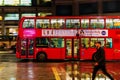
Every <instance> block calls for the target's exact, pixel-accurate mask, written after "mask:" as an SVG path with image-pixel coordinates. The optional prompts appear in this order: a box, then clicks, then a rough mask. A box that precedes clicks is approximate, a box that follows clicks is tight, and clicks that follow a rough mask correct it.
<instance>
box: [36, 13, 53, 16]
mask: <svg viewBox="0 0 120 80" xmlns="http://www.w3.org/2000/svg"><path fill="white" fill-rule="evenodd" d="M51 15H52V13H47V12H40V13H38V16H51Z"/></svg>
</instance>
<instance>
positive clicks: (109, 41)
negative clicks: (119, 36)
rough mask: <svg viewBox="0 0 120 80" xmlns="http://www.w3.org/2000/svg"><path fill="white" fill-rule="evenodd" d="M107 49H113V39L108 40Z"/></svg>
mask: <svg viewBox="0 0 120 80" xmlns="http://www.w3.org/2000/svg"><path fill="white" fill-rule="evenodd" d="M106 47H107V48H112V38H106Z"/></svg>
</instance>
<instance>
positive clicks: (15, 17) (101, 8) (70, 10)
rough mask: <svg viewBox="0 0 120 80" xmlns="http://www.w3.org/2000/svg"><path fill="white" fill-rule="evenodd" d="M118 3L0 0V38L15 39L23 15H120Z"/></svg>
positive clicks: (103, 0) (113, 0) (106, 0)
mask: <svg viewBox="0 0 120 80" xmlns="http://www.w3.org/2000/svg"><path fill="white" fill-rule="evenodd" d="M119 5H120V1H119V0H0V36H2V37H0V40H1V41H4V39H5V40H6V41H7V40H9V41H10V40H14V41H15V40H16V37H15V38H14V36H17V32H18V24H19V20H20V19H21V17H23V16H51V15H53V16H73V15H74V16H83V15H120V9H119V7H120V6H119ZM5 36H10V37H5ZM9 45H11V43H10V44H9Z"/></svg>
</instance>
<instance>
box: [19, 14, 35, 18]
mask: <svg viewBox="0 0 120 80" xmlns="http://www.w3.org/2000/svg"><path fill="white" fill-rule="evenodd" d="M24 16H27V17H31V16H33V17H35V16H36V14H35V13H23V14H22V15H21V17H24Z"/></svg>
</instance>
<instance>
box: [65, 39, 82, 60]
mask: <svg viewBox="0 0 120 80" xmlns="http://www.w3.org/2000/svg"><path fill="white" fill-rule="evenodd" d="M79 58H80V55H79V39H66V59H79Z"/></svg>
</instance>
